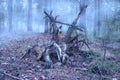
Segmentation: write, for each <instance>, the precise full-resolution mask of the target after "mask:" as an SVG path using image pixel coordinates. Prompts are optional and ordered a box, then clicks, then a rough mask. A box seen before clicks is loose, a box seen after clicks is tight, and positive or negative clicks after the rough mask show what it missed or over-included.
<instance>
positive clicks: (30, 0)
mask: <svg viewBox="0 0 120 80" xmlns="http://www.w3.org/2000/svg"><path fill="white" fill-rule="evenodd" d="M27 30H28V31H32V0H28V16H27Z"/></svg>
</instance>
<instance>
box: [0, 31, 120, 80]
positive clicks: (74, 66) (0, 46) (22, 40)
mask: <svg viewBox="0 0 120 80" xmlns="http://www.w3.org/2000/svg"><path fill="white" fill-rule="evenodd" d="M50 38H51V37H50V35H47V34H40V33H31V34H16V35H13V34H9V35H8V34H7V35H4V36H0V80H100V77H101V75H100V74H97V73H93V72H92V71H90V67H91V64H92V60H93V58H88V57H89V54H90V55H93V56H94V57H97V55H96V54H94V53H92V54H91V53H90V52H86V51H80V52H75V53H73V55H72V56H70V57H69V58H68V60H67V62H66V64H65V65H60V64H59V62H57V63H55V64H53V65H52V67H51V68H50V69H46V68H45V64H44V62H42V61H37V60H36V57H35V56H34V55H33V56H30V57H27V58H25V59H21V57H22V56H23V55H24V54H25V52H26V51H27V49H28V48H29V47H31V46H33V45H35V44H40V45H42V44H43V43H46V42H49V41H50ZM41 52H42V50H41ZM86 54H87V55H86ZM115 62H117V63H116V64H117V65H118V66H120V61H119V60H115ZM111 75H112V76H111ZM102 77H103V79H102V80H119V79H120V70H119V69H118V71H116V72H112V73H110V72H109V74H105V75H104V76H103V75H102Z"/></svg>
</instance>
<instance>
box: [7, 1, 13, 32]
mask: <svg viewBox="0 0 120 80" xmlns="http://www.w3.org/2000/svg"><path fill="white" fill-rule="evenodd" d="M12 21H13V0H8V25H9V31H10V32H11V31H12V29H13V26H12Z"/></svg>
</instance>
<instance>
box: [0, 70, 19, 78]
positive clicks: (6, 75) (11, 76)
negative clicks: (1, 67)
mask: <svg viewBox="0 0 120 80" xmlns="http://www.w3.org/2000/svg"><path fill="white" fill-rule="evenodd" d="M0 72H1V73H3V74H4V75H6V76H9V77H11V78H13V79H16V80H21V79H20V78H18V77H16V76H13V75H10V74H8V73H5V72H2V71H0Z"/></svg>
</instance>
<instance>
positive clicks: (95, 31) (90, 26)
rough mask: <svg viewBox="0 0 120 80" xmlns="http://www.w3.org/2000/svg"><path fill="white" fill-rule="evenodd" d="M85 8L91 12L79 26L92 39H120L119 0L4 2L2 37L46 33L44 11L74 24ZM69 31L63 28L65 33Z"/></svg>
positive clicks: (1, 2) (1, 0)
mask: <svg viewBox="0 0 120 80" xmlns="http://www.w3.org/2000/svg"><path fill="white" fill-rule="evenodd" d="M85 4H88V8H87V9H86V11H84V13H83V14H82V17H81V18H80V19H79V22H78V23H77V25H84V26H85V28H86V30H87V34H88V37H90V39H93V38H94V37H95V36H103V35H107V34H109V35H110V36H111V38H120V37H119V34H120V33H119V32H120V31H119V30H120V22H119V17H120V5H119V4H120V1H119V0H86V1H79V0H20V1H17V0H0V34H4V33H8V32H12V33H13V32H14V33H16V32H17V33H23V32H44V31H45V19H44V16H45V15H44V13H43V11H44V10H47V11H51V10H52V11H53V14H54V15H58V21H63V22H66V23H71V22H72V21H73V19H74V18H75V17H76V15H77V14H78V12H79V9H80V6H83V5H85ZM67 28H68V26H67V27H64V25H63V28H62V30H63V31H66V30H67Z"/></svg>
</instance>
